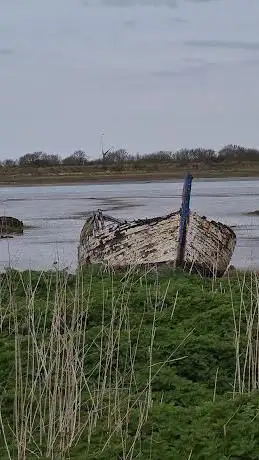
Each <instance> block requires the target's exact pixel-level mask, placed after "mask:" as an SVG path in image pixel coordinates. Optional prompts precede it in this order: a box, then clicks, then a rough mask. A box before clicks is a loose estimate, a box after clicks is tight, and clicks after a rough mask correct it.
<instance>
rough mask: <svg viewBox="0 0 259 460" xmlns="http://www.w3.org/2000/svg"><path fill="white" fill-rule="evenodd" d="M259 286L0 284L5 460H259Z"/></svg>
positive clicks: (136, 281)
mask: <svg viewBox="0 0 259 460" xmlns="http://www.w3.org/2000/svg"><path fill="white" fill-rule="evenodd" d="M258 341H259V279H258V276H257V274H252V273H247V274H242V273H236V274H234V275H232V276H231V278H227V277H226V278H224V279H221V280H208V279H207V280H204V279H201V278H199V277H196V276H190V275H188V274H183V273H180V272H177V271H172V270H163V271H159V272H156V271H155V270H154V269H153V270H150V271H143V270H142V271H139V272H138V271H136V270H134V271H131V270H129V271H127V272H118V273H110V272H106V271H105V270H103V269H101V268H96V269H94V270H87V271H85V272H82V273H78V274H77V275H76V276H72V275H68V274H67V273H65V272H58V271H57V272H43V273H34V272H22V273H20V272H17V271H12V270H10V271H8V272H7V273H6V274H5V275H1V279H0V394H1V398H0V427H1V430H0V433H1V434H0V458H1V459H3V460H5V459H8V460H9V459H18V460H23V459H26V460H27V459H36V458H40V459H69V458H70V459H75V460H76V459H78V460H79V459H90V460H106V459H110V460H119V459H121V460H126V459H127V460H128V459H143V460H144V459H145V460H146V459H147V460H149V459H153V460H160V459H165V460H169V459H170V460H178V459H179V460H180V459H181V460H182V459H186V460H187V459H195V460H203V459H212V460H214V459H215V460H219V459H222V460H223V459H232V460H234V459H235V460H236V459H243V460H250V459H258V458H259V443H258V441H257V440H258V436H259V427H258V423H257V416H258V413H259V412H258V411H259V394H258V385H259V353H258V349H259V347H258V345H259V343H258Z"/></svg>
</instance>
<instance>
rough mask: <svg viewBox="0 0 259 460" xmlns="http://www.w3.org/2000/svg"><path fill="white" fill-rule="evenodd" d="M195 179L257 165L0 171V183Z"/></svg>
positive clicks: (250, 173)
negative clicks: (191, 177)
mask: <svg viewBox="0 0 259 460" xmlns="http://www.w3.org/2000/svg"><path fill="white" fill-rule="evenodd" d="M187 170H188V171H189V172H190V173H192V174H193V175H194V176H195V177H196V178H231V177H233V178H234V177H237V178H239V177H247V178H249V177H256V176H258V175H259V163H258V162H250V163H249V162H240V161H232V162H226V163H225V162H223V163H215V164H214V163H208V164H206V163H195V162H194V163H188V164H185V165H184V164H183V165H182V164H181V163H177V162H176V163H175V162H171V163H164V162H161V163H158V162H156V163H153V162H145V163H144V164H138V163H137V164H136V165H133V166H132V165H131V164H125V165H110V166H107V165H106V166H100V165H92V164H89V165H87V166H64V165H63V166H61V165H59V166H45V167H35V166H30V167H29V166H28V167H19V166H16V167H5V168H3V167H2V168H0V184H3V185H15V184H17V185H19V184H20V185H33V184H36V185H37V184H69V183H80V182H94V183H98V182H114V181H138V180H140V181H143V180H151V181H152V180H170V179H182V177H183V176H184V174H185V173H186V171H187Z"/></svg>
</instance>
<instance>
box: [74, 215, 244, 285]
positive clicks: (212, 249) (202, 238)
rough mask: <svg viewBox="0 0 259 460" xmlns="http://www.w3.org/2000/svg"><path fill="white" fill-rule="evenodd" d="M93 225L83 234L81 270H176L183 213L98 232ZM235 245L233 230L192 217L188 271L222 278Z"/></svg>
mask: <svg viewBox="0 0 259 460" xmlns="http://www.w3.org/2000/svg"><path fill="white" fill-rule="evenodd" d="M89 225H90V221H88V222H86V224H85V226H84V227H83V229H82V232H81V237H80V245H79V248H78V262H79V265H80V266H85V265H89V264H106V265H108V266H109V267H113V268H121V267H127V266H140V265H141V266H143V265H161V264H162V265H169V266H175V263H176V259H177V251H178V239H179V225H180V212H176V213H172V214H169V215H168V216H165V217H158V218H153V219H143V220H138V221H133V222H126V223H120V224H115V223H112V224H106V225H104V224H103V223H102V224H101V225H100V226H99V228H97V229H96V228H95V229H93V228H90V227H89ZM235 244H236V236H235V233H234V232H233V231H232V230H231V229H230V228H229V227H227V226H225V225H223V224H221V223H217V222H214V221H208V220H207V219H206V218H202V217H200V216H199V215H198V214H196V213H190V216H189V222H188V229H187V238H186V247H185V257H184V268H186V269H187V270H190V271H192V272H194V271H195V272H199V273H201V274H203V275H207V276H208V275H209V276H210V275H215V276H222V275H223V273H224V272H225V271H226V269H227V267H228V265H229V262H230V259H231V257H232V254H233V251H234V248H235Z"/></svg>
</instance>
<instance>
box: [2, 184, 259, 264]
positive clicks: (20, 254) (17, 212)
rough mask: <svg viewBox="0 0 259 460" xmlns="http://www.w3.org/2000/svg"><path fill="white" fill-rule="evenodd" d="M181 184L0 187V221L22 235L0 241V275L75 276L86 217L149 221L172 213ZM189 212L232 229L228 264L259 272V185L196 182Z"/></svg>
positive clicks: (180, 191)
mask: <svg viewBox="0 0 259 460" xmlns="http://www.w3.org/2000/svg"><path fill="white" fill-rule="evenodd" d="M181 193H182V181H179V182H177V181H170V182H169V181H168V182H164V181H163V182H136V183H125V182H124V183H115V184H114V183H113V184H111V183H109V184H82V185H64V186H60V185H59V186H35V187H1V188H0V215H10V216H13V217H17V218H18V219H21V220H23V222H24V224H25V226H26V229H25V231H24V235H22V236H18V237H15V238H13V239H8V240H7V239H5V240H0V269H3V268H5V267H9V266H12V267H14V268H19V269H25V268H31V269H51V268H53V264H55V265H56V263H57V262H58V265H59V267H60V268H65V267H68V268H69V269H71V270H74V269H75V267H76V263H77V245H78V241H79V235H80V231H81V228H82V226H83V224H84V220H85V216H86V215H87V213H89V212H90V211H92V210H94V209H102V210H104V211H106V212H107V213H108V214H111V215H113V216H116V217H122V218H139V217H151V216H156V215H160V214H165V213H168V212H170V211H172V210H177V209H179V208H180V205H181ZM191 207H192V209H193V210H195V211H198V212H199V213H200V214H201V215H204V216H206V217H208V218H210V219H215V220H220V221H222V222H223V223H226V224H228V225H231V226H233V227H234V230H235V232H236V234H237V247H236V250H235V253H234V256H233V259H232V263H233V264H234V265H235V266H237V267H240V268H259V216H258V215H246V213H249V212H253V211H255V210H257V209H259V180H222V181H218V180H217V181H216V180H200V181H199V180H195V181H194V183H193V189H192V198H191Z"/></svg>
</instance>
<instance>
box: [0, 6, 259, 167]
mask: <svg viewBox="0 0 259 460" xmlns="http://www.w3.org/2000/svg"><path fill="white" fill-rule="evenodd" d="M258 22H259V0H200V1H199V0H136V1H134V0H0V159H3V158H7V157H17V156H20V155H22V154H24V153H26V152H31V151H35V150H44V151H46V152H49V153H52V152H55V153H60V154H62V155H66V154H67V153H70V152H72V151H74V150H75V149H79V148H81V149H84V150H85V151H86V152H87V153H88V154H89V155H90V156H91V157H95V156H97V155H99V153H100V137H101V134H102V133H103V134H104V137H103V139H104V147H110V146H113V147H115V148H117V147H125V148H127V149H128V150H129V151H131V152H143V153H145V152H148V151H155V150H158V149H159V150H160V149H166V150H168V149H172V150H174V149H178V148H182V147H195V146H205V147H212V148H215V149H218V148H220V147H221V146H222V145H224V144H228V143H237V144H243V145H247V146H257V147H259V129H258V127H259V28H258Z"/></svg>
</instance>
